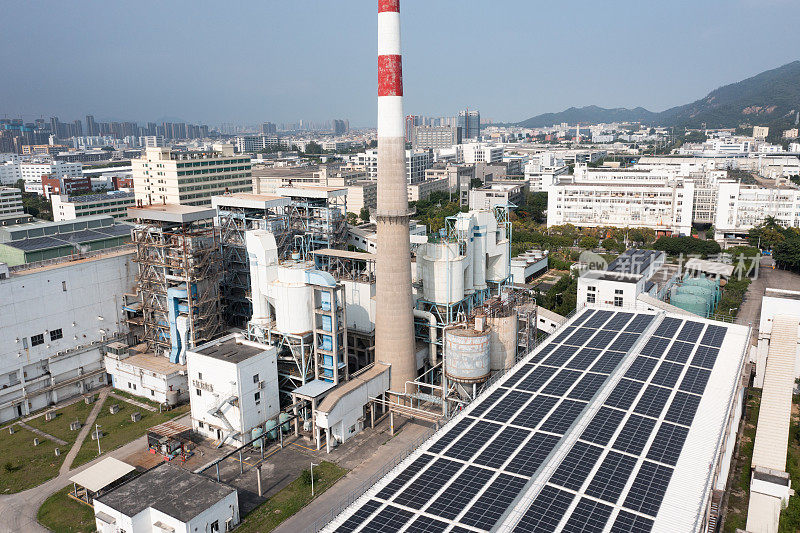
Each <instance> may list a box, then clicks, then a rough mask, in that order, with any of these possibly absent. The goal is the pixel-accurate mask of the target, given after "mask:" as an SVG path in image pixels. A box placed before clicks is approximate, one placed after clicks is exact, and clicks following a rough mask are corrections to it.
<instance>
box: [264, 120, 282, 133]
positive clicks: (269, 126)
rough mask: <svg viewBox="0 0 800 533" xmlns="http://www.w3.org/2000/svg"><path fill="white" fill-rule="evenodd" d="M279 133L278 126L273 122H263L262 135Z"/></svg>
mask: <svg viewBox="0 0 800 533" xmlns="http://www.w3.org/2000/svg"><path fill="white" fill-rule="evenodd" d="M276 133H278V127H277V126H276V125H275V123H273V122H264V123H263V124H261V135H275V134H276Z"/></svg>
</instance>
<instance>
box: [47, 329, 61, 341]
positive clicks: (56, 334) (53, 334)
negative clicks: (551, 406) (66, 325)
mask: <svg viewBox="0 0 800 533" xmlns="http://www.w3.org/2000/svg"><path fill="white" fill-rule="evenodd" d="M63 336H64V334H63V333H62V332H61V329H60V328H59V329H54V330H53V331H51V332H50V340H51V341H56V340H58V339H60V338H62V337H63Z"/></svg>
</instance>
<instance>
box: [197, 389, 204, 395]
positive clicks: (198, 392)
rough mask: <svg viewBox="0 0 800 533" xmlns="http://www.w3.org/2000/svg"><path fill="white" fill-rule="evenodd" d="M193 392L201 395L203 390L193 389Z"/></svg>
mask: <svg viewBox="0 0 800 533" xmlns="http://www.w3.org/2000/svg"><path fill="white" fill-rule="evenodd" d="M195 393H197V395H198V396H202V395H203V391H201V390H200V389H195Z"/></svg>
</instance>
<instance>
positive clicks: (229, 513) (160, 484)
mask: <svg viewBox="0 0 800 533" xmlns="http://www.w3.org/2000/svg"><path fill="white" fill-rule="evenodd" d="M93 504H94V517H95V524H96V526H97V531H98V532H99V533H118V532H122V531H128V532H131V533H139V532H140V531H158V532H165V533H167V532H169V533H173V532H178V531H181V532H194V531H208V532H211V533H214V532H217V533H222V532H225V531H230V530H232V529H233V528H234V527H235V526H236V525H237V524H238V523H239V494H238V493H237V491H236V489H234V488H232V487H229V486H227V485H223V484H222V483H217V482H216V481H213V480H211V479H209V478H207V477H205V476H203V475H200V474H194V473H192V472H190V471H188V470H186V469H183V468H180V467H178V466H175V465H172V464H170V463H162V464H160V465H158V466H156V467H155V468H151V469H150V470H148V471H147V472H145V473H143V474H142V475H140V476H139V477H136V478H134V479H132V480H130V481H127V482H125V483H123V484H121V485H120V486H118V487H116V488H115V489H113V490H110V491H108V492H107V493H105V494H103V495H102V496H100V497H98V498H95V499H94V502H93Z"/></svg>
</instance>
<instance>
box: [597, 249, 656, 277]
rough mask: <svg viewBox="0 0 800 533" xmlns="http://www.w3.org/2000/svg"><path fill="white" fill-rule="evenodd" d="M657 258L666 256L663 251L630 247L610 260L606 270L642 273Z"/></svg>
mask: <svg viewBox="0 0 800 533" xmlns="http://www.w3.org/2000/svg"><path fill="white" fill-rule="evenodd" d="M659 258H666V255H665V254H664V252H659V251H656V250H639V249H636V248H630V249H628V250H625V252H623V253H622V254H621V255H620V256H619V257H617V258H616V259H614V260H613V261H611V263H609V265H608V268H607V269H606V270H608V271H609V272H622V273H625V274H643V273H644V272H646V271H647V269H648V268H650V265H652V264H653V261H656V260H658V259H659Z"/></svg>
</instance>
